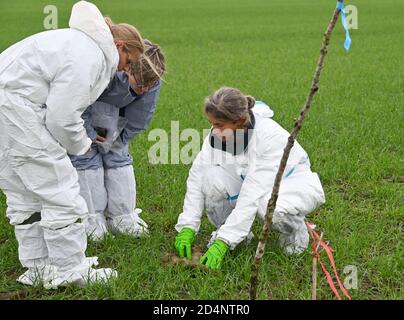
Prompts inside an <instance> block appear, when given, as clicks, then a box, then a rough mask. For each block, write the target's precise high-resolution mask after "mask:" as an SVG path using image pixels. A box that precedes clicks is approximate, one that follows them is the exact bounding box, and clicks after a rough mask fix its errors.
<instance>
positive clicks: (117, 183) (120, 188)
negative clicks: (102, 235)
mask: <svg viewBox="0 0 404 320" xmlns="http://www.w3.org/2000/svg"><path fill="white" fill-rule="evenodd" d="M105 187H106V189H107V193H108V205H107V212H106V215H107V223H108V226H109V227H110V229H111V231H112V232H113V233H125V234H129V235H133V236H141V235H143V234H147V233H148V230H147V228H148V227H147V224H146V222H144V221H143V220H142V219H141V218H140V217H139V213H140V212H141V210H140V209H136V210H135V206H136V180H135V174H134V172H133V167H132V166H124V167H119V168H115V169H105Z"/></svg>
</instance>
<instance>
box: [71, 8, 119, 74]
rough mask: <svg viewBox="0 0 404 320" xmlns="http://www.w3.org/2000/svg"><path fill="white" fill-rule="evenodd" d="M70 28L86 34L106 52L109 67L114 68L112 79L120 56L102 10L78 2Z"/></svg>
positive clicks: (73, 9) (72, 15) (73, 11)
mask: <svg viewBox="0 0 404 320" xmlns="http://www.w3.org/2000/svg"><path fill="white" fill-rule="evenodd" d="M69 26H70V28H73V29H77V30H80V31H82V32H84V33H85V34H86V35H88V36H89V37H91V38H92V39H93V40H94V41H95V42H96V43H97V44H98V45H99V47H100V48H101V50H102V51H103V52H104V55H105V58H106V60H107V65H108V66H110V67H111V68H112V69H111V77H112V75H113V74H115V72H116V68H117V65H118V62H119V55H118V50H117V49H116V46H115V43H114V38H113V36H112V33H111V30H110V29H109V27H108V25H107V24H106V22H105V20H104V16H103V15H102V13H101V12H100V10H99V9H98V8H97V7H96V6H95V5H94V4H92V3H90V2H87V1H79V2H77V3H76V4H75V5H74V6H73V8H72V14H71V16H70V21H69Z"/></svg>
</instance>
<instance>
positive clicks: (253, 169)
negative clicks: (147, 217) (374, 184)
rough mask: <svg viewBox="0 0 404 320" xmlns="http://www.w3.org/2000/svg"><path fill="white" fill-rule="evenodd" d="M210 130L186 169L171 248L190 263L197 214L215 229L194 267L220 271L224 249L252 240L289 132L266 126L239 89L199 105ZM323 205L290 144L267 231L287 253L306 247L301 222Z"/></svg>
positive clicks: (258, 107) (267, 116) (298, 150)
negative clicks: (273, 232) (199, 265)
mask: <svg viewBox="0 0 404 320" xmlns="http://www.w3.org/2000/svg"><path fill="white" fill-rule="evenodd" d="M205 112H206V115H207V118H208V119H209V121H210V123H211V124H212V126H213V128H212V130H211V133H210V135H208V137H207V138H206V139H205V141H204V143H203V145H202V149H201V151H200V153H199V154H198V156H197V157H196V159H195V160H194V162H193V165H192V167H191V170H190V173H189V177H188V180H187V192H186V195H185V200H184V206H183V212H182V213H181V214H180V216H179V218H178V222H177V225H176V226H175V228H176V230H177V231H178V232H179V233H178V235H177V237H176V240H175V247H176V249H177V251H178V253H179V255H180V256H181V257H184V256H186V257H187V258H191V254H192V251H191V248H192V244H193V243H194V241H195V236H196V233H197V232H198V230H199V226H200V223H201V217H202V211H203V209H205V210H206V214H207V217H208V219H209V220H210V222H211V223H212V224H214V225H215V227H216V228H217V230H216V231H214V232H213V234H212V238H211V241H210V243H209V244H208V247H209V249H208V250H207V252H206V253H205V255H204V256H203V257H202V258H201V261H200V263H202V264H205V265H206V266H207V267H210V268H219V267H220V265H221V262H222V260H223V258H224V256H225V254H226V253H227V251H228V250H229V249H234V248H235V247H236V246H237V245H238V244H239V243H240V242H242V241H243V240H245V239H251V238H252V236H253V235H252V233H251V227H252V224H253V222H254V219H255V217H256V216H258V218H259V220H260V221H263V220H264V218H265V213H266V210H267V205H268V200H269V198H270V196H271V193H272V188H273V184H274V180H275V176H276V173H277V171H278V168H279V163H280V159H281V157H282V154H283V149H284V148H285V146H286V143H287V140H288V137H289V133H288V132H287V131H286V130H284V129H283V128H282V127H281V126H280V125H279V124H278V123H276V122H275V121H274V120H272V119H271V117H272V116H273V112H272V110H271V109H270V108H269V107H268V106H267V105H266V104H265V103H263V102H256V101H255V99H254V98H252V97H250V96H245V95H244V94H242V93H241V92H240V91H239V90H238V89H233V88H226V87H224V88H221V89H219V90H218V91H216V92H215V93H214V94H213V95H211V96H210V97H208V98H206V100H205ZM324 201H325V197H324V192H323V188H322V186H321V182H320V180H319V177H318V175H317V174H316V173H314V172H312V171H311V169H310V161H309V157H308V155H307V153H306V152H305V151H304V149H303V148H302V147H301V146H300V144H299V143H298V142H297V141H296V142H295V144H294V147H293V148H292V150H291V152H290V156H289V160H288V163H287V166H286V170H285V174H284V176H283V178H282V183H281V186H280V192H279V197H278V201H277V205H276V209H275V212H274V216H273V220H272V221H273V229H274V230H276V231H278V232H280V238H279V242H280V245H281V246H282V247H283V248H284V249H285V251H286V252H287V253H288V254H292V253H301V252H303V251H304V250H305V249H306V248H307V246H308V244H309V234H308V230H307V227H306V225H305V216H306V215H307V214H309V213H310V212H312V211H313V210H315V209H316V208H318V207H319V206H320V205H321V204H323V203H324Z"/></svg>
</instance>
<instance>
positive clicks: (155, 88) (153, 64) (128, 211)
mask: <svg viewBox="0 0 404 320" xmlns="http://www.w3.org/2000/svg"><path fill="white" fill-rule="evenodd" d="M144 42H145V52H144V54H143V55H142V57H141V58H140V59H139V61H138V62H136V63H132V64H131V70H130V72H117V74H116V75H115V77H114V79H113V80H112V81H111V83H110V84H109V85H108V88H107V89H106V90H105V91H104V92H103V94H102V95H101V96H100V97H99V98H98V100H97V101H96V102H95V103H93V104H92V105H91V106H89V107H88V108H87V110H86V111H85V112H84V113H83V115H82V118H83V119H84V126H85V128H86V130H87V134H88V136H89V137H90V138H91V139H92V141H93V148H92V151H91V152H89V153H87V154H85V155H82V156H70V158H71V161H72V163H73V166H74V167H75V168H76V169H77V173H78V175H79V183H80V194H81V196H82V197H83V198H84V199H85V200H86V202H87V206H88V211H89V213H88V219H86V221H85V226H86V231H87V235H88V236H89V237H90V238H91V239H93V240H95V241H98V240H102V239H103V238H104V237H105V235H106V234H107V232H108V230H110V231H111V232H112V233H113V234H116V233H124V234H127V235H131V236H135V237H140V236H143V235H147V234H148V225H147V223H146V222H145V221H143V219H142V218H140V216H139V214H140V213H141V211H142V210H141V209H139V208H136V179H135V174H134V168H133V163H132V162H133V158H132V156H131V155H130V154H129V141H131V140H132V139H134V138H135V137H136V136H137V135H138V134H140V133H141V132H143V131H144V130H146V129H147V127H148V125H149V123H150V121H151V119H152V117H153V114H154V112H155V111H156V106H157V100H158V97H159V94H160V88H161V83H162V80H161V78H162V76H163V74H164V72H165V69H166V66H165V57H164V53H163V51H162V50H161V48H160V47H159V46H158V45H156V44H154V43H152V42H150V41H148V40H146V39H145V40H144Z"/></svg>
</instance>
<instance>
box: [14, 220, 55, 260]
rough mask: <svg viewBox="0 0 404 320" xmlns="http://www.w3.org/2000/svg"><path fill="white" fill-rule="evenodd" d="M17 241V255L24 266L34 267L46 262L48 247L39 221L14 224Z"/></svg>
mask: <svg viewBox="0 0 404 320" xmlns="http://www.w3.org/2000/svg"><path fill="white" fill-rule="evenodd" d="M14 231H15V236H16V238H17V241H18V256H19V259H20V262H21V264H22V266H23V267H25V268H36V267H41V266H44V265H45V264H46V263H47V257H48V249H47V246H46V242H45V239H44V232H43V229H42V227H41V226H40V225H39V222H34V223H32V224H26V225H16V226H15V228H14Z"/></svg>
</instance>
